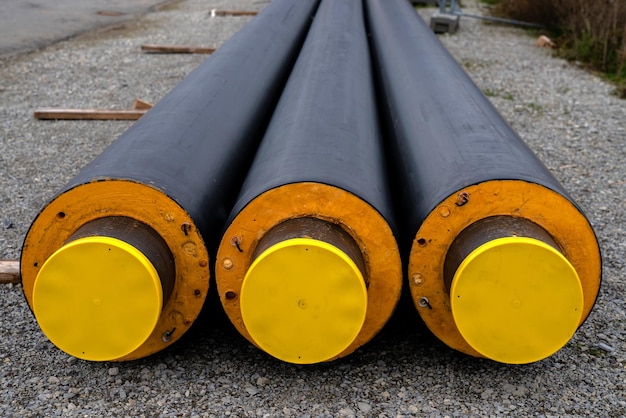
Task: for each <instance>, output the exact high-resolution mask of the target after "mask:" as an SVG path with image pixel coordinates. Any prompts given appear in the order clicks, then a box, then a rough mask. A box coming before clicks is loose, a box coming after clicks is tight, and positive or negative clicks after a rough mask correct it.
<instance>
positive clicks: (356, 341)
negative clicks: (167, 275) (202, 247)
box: [215, 0, 402, 364]
mask: <svg viewBox="0 0 626 418" xmlns="http://www.w3.org/2000/svg"><path fill="white" fill-rule="evenodd" d="M379 132H380V131H379V126H378V117H377V109H376V102H375V91H374V86H373V78H372V74H371V63H370V57H369V50H368V44H367V38H366V33H365V28H364V16H363V10H362V4H361V2H352V1H341V0H325V1H324V2H322V4H321V5H320V8H319V10H318V13H317V14H316V16H315V20H314V22H313V24H312V26H311V30H310V32H309V34H308V36H307V39H306V41H305V44H304V46H303V48H302V51H301V53H300V56H299V57H298V61H297V62H296V65H295V67H294V70H293V72H292V74H291V76H290V78H289V80H288V82H287V85H286V87H285V90H284V92H283V94H282V96H281V98H280V101H279V103H278V106H277V108H276V111H275V113H274V115H273V117H272V119H271V121H270V124H269V126H268V129H267V132H266V134H265V136H264V138H263V140H262V143H261V146H260V147H259V150H258V152H257V155H256V157H255V160H254V162H253V164H252V167H251V168H250V171H249V173H248V176H247V178H246V181H245V183H244V185H243V188H242V190H241V192H240V195H239V198H238V200H237V203H236V204H235V206H234V209H233V211H232V212H231V217H230V220H231V222H230V224H229V226H228V229H227V230H226V232H225V234H224V236H223V238H222V242H221V244H220V246H219V250H218V255H217V261H216V263H217V265H216V274H215V276H216V280H217V287H218V293H219V295H220V299H221V302H222V305H223V306H224V309H225V311H226V313H227V315H228V317H229V318H230V320H231V322H232V323H233V324H234V326H235V327H236V328H237V330H238V331H239V332H240V333H241V334H242V335H243V336H244V337H245V338H246V339H248V340H249V341H250V342H251V343H252V344H254V345H256V346H257V347H259V348H260V349H262V350H264V351H265V352H267V353H269V354H270V355H272V356H274V357H276V358H278V359H280V360H283V361H286V362H291V363H309V364H310V363H318V362H323V361H329V360H333V359H335V358H338V357H342V356H345V355H348V354H350V353H351V352H353V351H354V350H356V349H357V348H358V347H360V346H362V345H363V344H365V343H366V342H368V341H369V340H370V339H371V338H373V336H374V335H375V334H376V333H377V332H378V331H379V330H380V329H381V328H382V327H383V325H384V324H385V323H386V322H387V320H388V319H389V317H390V315H391V313H392V312H393V309H394V307H395V306H396V304H397V301H398V298H399V295H400V290H401V287H402V272H401V262H400V256H399V251H398V247H397V244H396V240H395V237H394V234H393V230H392V227H391V219H392V212H391V203H390V199H389V192H388V186H387V179H386V169H385V162H384V155H383V148H382V144H381V140H380V133H379Z"/></svg>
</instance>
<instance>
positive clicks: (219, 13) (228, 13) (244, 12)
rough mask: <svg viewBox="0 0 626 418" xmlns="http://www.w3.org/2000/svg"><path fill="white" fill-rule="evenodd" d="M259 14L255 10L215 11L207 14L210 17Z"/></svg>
mask: <svg viewBox="0 0 626 418" xmlns="http://www.w3.org/2000/svg"><path fill="white" fill-rule="evenodd" d="M258 13H259V12H257V11H256V10H216V9H213V10H211V11H210V12H209V14H210V15H211V17H214V16H256V15H257V14H258Z"/></svg>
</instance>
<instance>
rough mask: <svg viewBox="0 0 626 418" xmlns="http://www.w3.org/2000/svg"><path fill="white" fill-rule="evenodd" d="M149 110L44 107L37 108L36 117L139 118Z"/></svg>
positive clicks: (81, 118)
mask: <svg viewBox="0 0 626 418" xmlns="http://www.w3.org/2000/svg"><path fill="white" fill-rule="evenodd" d="M148 110H149V109H129V110H106V109H57V108H42V109H37V110H35V113H34V116H35V118H36V119H42V120H137V119H139V118H140V117H142V116H143V115H144V114H145V113H146V112H147V111H148Z"/></svg>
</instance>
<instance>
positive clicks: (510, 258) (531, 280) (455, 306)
mask: <svg viewBox="0 0 626 418" xmlns="http://www.w3.org/2000/svg"><path fill="white" fill-rule="evenodd" d="M450 304H451V309H452V315H453V317H454V321H455V323H456V326H457V328H458V330H459V332H460V333H461V335H462V336H463V338H464V339H465V340H466V341H467V343H468V344H469V345H470V346H472V348H474V349H475V350H476V351H478V352H479V353H480V354H482V355H483V356H485V357H487V358H490V359H492V360H495V361H498V362H502V363H510V364H525V363H532V362H535V361H539V360H542V359H544V358H546V357H548V356H550V355H552V354H554V353H555V352H556V351H558V350H559V349H560V348H562V347H563V346H564V345H565V344H566V343H567V342H568V341H569V339H570V338H571V337H572V336H573V335H574V332H575V331H576V329H577V327H578V325H579V324H580V321H581V318H582V313H583V291H582V287H581V283H580V280H579V277H578V274H577V272H576V270H575V269H574V267H573V266H572V265H571V264H570V262H569V261H568V260H567V259H566V258H565V257H564V256H563V254H561V253H560V252H559V251H558V250H556V249H555V248H554V247H552V246H550V245H548V244H546V243H544V242H542V241H540V240H537V239H534V238H528V237H506V238H498V239H494V240H491V241H488V242H487V243H484V244H482V245H481V246H479V247H478V248H476V249H475V250H474V251H472V252H471V253H470V254H469V255H468V256H467V257H466V258H465V259H464V260H463V261H462V263H461V264H460V265H459V267H458V269H457V270H456V273H455V274H454V278H453V280H452V286H451V288H450Z"/></svg>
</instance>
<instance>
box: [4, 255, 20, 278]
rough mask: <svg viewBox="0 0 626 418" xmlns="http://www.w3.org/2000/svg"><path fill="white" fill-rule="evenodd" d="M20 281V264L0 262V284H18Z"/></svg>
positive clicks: (8, 261)
mask: <svg viewBox="0 0 626 418" xmlns="http://www.w3.org/2000/svg"><path fill="white" fill-rule="evenodd" d="M20 281H21V277H20V262H19V261H17V260H0V283H19V282H20Z"/></svg>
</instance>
